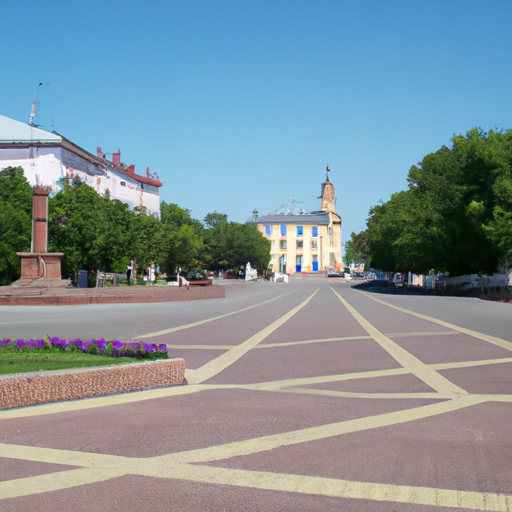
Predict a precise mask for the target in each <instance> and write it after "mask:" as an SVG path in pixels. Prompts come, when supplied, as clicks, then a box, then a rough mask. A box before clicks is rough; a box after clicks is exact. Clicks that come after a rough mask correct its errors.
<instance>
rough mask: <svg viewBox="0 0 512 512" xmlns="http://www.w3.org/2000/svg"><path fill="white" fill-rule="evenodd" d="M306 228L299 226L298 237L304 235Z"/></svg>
mask: <svg viewBox="0 0 512 512" xmlns="http://www.w3.org/2000/svg"><path fill="white" fill-rule="evenodd" d="M303 231H304V228H303V227H302V226H297V236H302V235H303V234H304V232H303Z"/></svg>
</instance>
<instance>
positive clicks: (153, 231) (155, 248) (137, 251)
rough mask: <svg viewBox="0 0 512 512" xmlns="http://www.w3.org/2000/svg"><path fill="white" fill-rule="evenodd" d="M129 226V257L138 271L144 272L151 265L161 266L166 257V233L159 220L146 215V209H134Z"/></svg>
mask: <svg viewBox="0 0 512 512" xmlns="http://www.w3.org/2000/svg"><path fill="white" fill-rule="evenodd" d="M134 211H135V215H134V216H133V218H132V221H131V225H130V256H131V259H134V260H135V262H136V265H137V268H138V269H139V271H142V272H144V271H145V269H146V268H148V267H149V266H150V265H151V264H152V263H153V264H154V265H156V266H160V265H163V264H164V262H165V257H166V250H167V239H166V232H165V229H164V226H163V224H162V223H161V222H160V220H159V219H158V218H156V217H154V216H153V215H148V214H147V210H146V208H144V207H142V208H139V207H136V208H134Z"/></svg>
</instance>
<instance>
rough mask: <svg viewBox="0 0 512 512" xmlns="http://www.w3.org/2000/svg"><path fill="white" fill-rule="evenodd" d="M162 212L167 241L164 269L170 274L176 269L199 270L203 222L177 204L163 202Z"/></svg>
mask: <svg viewBox="0 0 512 512" xmlns="http://www.w3.org/2000/svg"><path fill="white" fill-rule="evenodd" d="M160 212H161V218H162V224H163V226H164V230H165V239H166V246H165V247H166V249H165V251H166V254H165V260H164V264H163V266H164V268H165V269H166V270H167V272H169V273H174V270H175V268H176V267H181V268H184V269H190V270H193V269H197V268H199V267H200V266H201V263H200V253H201V250H202V248H203V232H204V227H203V225H202V224H201V222H199V221H198V220H196V219H193V218H192V217H191V216H190V210H186V209H183V208H180V207H179V206H178V205H177V204H172V203H171V204H167V203H165V202H162V203H161V205H160Z"/></svg>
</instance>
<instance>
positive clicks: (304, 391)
mask: <svg viewBox="0 0 512 512" xmlns="http://www.w3.org/2000/svg"><path fill="white" fill-rule="evenodd" d="M275 392H276V393H296V394H299V395H320V396H335V397H339V398H369V399H379V400H382V399H389V398H392V399H393V400H396V399H397V398H413V399H415V400H416V399H428V400H432V399H435V400H439V399H446V400H450V399H452V398H455V397H454V395H453V394H451V395H449V394H446V395H442V394H441V393H425V392H416V393H363V392H355V391H333V390H329V389H311V388H282V389H276V390H275Z"/></svg>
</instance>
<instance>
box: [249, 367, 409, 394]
mask: <svg viewBox="0 0 512 512" xmlns="http://www.w3.org/2000/svg"><path fill="white" fill-rule="evenodd" d="M409 373H411V371H410V369H408V368H391V369H389V370H373V371H368V372H354V373H341V374H338V375H321V376H320V377H299V378H296V379H284V380H274V381H270V382H261V383H257V384H246V385H244V386H243V387H245V388H248V389H256V390H261V391H265V390H269V391H273V390H275V389H280V388H283V387H289V386H307V385H309V384H324V383H327V382H339V381H343V380H354V379H372V378H375V377H387V376H390V375H407V374H409Z"/></svg>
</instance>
